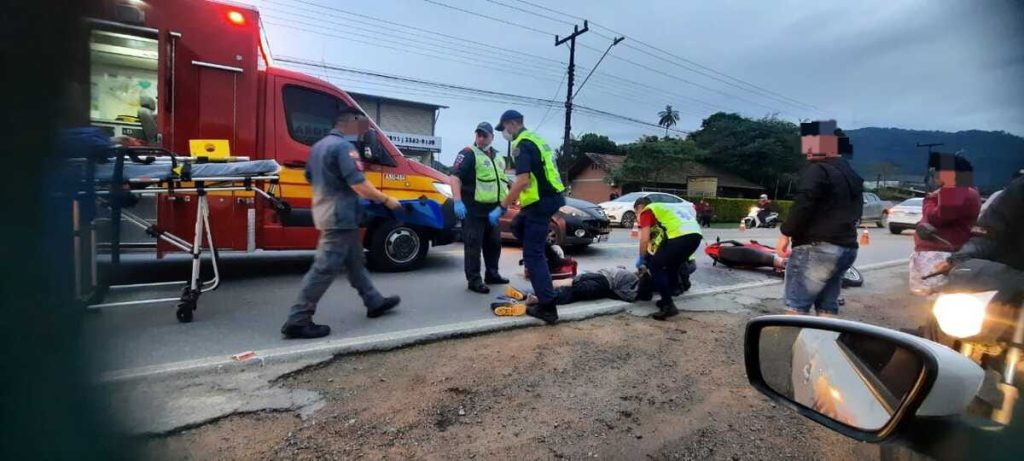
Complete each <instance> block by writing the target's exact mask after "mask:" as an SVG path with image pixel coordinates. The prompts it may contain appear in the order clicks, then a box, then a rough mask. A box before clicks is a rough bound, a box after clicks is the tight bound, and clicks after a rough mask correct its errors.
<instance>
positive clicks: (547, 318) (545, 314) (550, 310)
mask: <svg viewBox="0 0 1024 461" xmlns="http://www.w3.org/2000/svg"><path fill="white" fill-rule="evenodd" d="M526 315H529V316H530V317H533V318H536V319H540V320H543V321H544V323H547V324H548V325H551V324H553V323H555V322H557V321H558V309H557V308H555V305H554V303H548V304H534V305H532V306H528V307H527V308H526Z"/></svg>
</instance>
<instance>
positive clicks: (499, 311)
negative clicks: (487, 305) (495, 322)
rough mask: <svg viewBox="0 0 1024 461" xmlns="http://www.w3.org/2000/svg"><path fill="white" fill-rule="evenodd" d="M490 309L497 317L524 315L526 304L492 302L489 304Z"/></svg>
mask: <svg viewBox="0 0 1024 461" xmlns="http://www.w3.org/2000/svg"><path fill="white" fill-rule="evenodd" d="M491 310H492V311H493V312H494V315H497V316H498V317H518V316H520V315H526V304H522V303H516V304H508V303H493V304H491Z"/></svg>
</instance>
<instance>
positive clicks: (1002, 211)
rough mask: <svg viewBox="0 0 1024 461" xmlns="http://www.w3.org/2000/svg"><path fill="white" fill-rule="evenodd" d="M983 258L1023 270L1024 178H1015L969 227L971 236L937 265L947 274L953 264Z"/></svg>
mask: <svg viewBox="0 0 1024 461" xmlns="http://www.w3.org/2000/svg"><path fill="white" fill-rule="evenodd" d="M969 259H985V260H989V261H995V262H998V263H1002V264H1005V265H1007V266H1010V267H1012V268H1014V269H1016V270H1018V271H1024V177H1019V178H1017V179H1014V180H1013V181H1012V182H1010V184H1009V185H1008V186H1006V188H1005V189H1003V191H1002V193H1001V194H999V197H997V198H996V199H995V202H993V203H992V204H991V205H990V206H989V207H988V209H986V210H985V213H982V215H981V217H979V218H978V223H977V225H975V226H974V228H973V229H971V238H970V239H969V240H968V241H967V243H966V244H964V246H963V247H961V248H960V250H959V251H957V252H956V253H953V254H952V255H951V256H950V257H949V258H947V260H946V262H944V263H941V264H939V265H938V266H937V267H936V272H937V273H948V272H949V271H950V270H951V269H952V268H953V266H954V265H955V264H957V263H962V262H964V261H967V260H969Z"/></svg>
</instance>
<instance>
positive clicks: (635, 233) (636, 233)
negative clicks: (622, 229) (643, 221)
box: [629, 222, 640, 240]
mask: <svg viewBox="0 0 1024 461" xmlns="http://www.w3.org/2000/svg"><path fill="white" fill-rule="evenodd" d="M629 238H631V239H633V240H640V225H639V224H637V223H636V222H634V223H633V230H631V231H629Z"/></svg>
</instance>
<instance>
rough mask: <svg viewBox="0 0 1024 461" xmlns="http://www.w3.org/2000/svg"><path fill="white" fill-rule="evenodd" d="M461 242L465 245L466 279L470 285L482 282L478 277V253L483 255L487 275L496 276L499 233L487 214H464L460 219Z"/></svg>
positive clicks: (499, 243) (499, 242)
mask: <svg viewBox="0 0 1024 461" xmlns="http://www.w3.org/2000/svg"><path fill="white" fill-rule="evenodd" d="M462 242H463V244H464V246H465V248H464V250H463V252H464V253H465V258H466V261H465V266H466V267H465V269H466V281H467V282H469V284H470V285H474V284H477V283H483V279H482V278H481V277H480V253H481V252H482V253H483V256H484V267H485V269H486V276H487V277H492V278H493V277H497V276H498V259H499V257H500V256H501V234H499V233H498V228H497V227H496V226H492V225H491V223H490V222H489V221H488V220H487V216H483V217H477V216H466V219H463V220H462Z"/></svg>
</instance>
